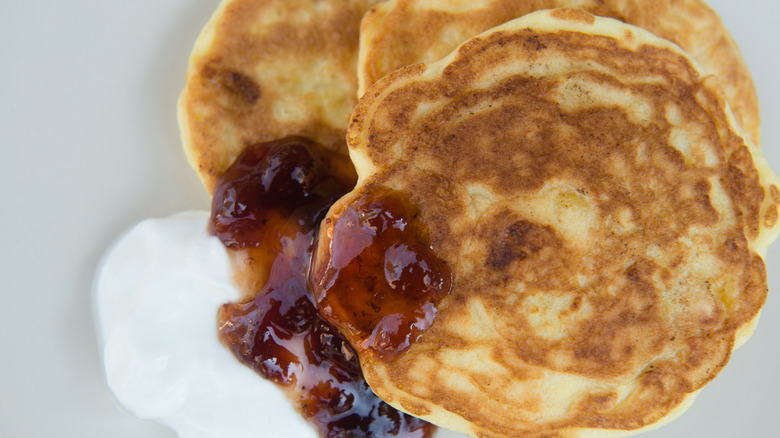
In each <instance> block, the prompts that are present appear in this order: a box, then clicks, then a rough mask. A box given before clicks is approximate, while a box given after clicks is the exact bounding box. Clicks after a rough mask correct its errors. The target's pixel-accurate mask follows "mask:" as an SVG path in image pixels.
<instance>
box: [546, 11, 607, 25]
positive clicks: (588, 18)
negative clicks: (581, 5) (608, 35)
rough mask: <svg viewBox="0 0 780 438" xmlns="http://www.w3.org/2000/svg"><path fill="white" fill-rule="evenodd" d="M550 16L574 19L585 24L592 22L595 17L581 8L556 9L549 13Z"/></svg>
mask: <svg viewBox="0 0 780 438" xmlns="http://www.w3.org/2000/svg"><path fill="white" fill-rule="evenodd" d="M550 16H552V17H555V18H557V19H559V20H564V21H574V22H580V23H585V24H593V23H595V22H596V17H594V16H593V15H592V14H589V13H587V12H585V11H583V10H582V9H556V10H554V11H553V12H552V13H551V14H550Z"/></svg>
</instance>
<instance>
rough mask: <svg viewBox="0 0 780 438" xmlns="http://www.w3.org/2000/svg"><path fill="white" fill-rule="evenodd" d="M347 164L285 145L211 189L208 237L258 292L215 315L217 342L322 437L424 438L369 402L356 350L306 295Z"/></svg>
mask: <svg viewBox="0 0 780 438" xmlns="http://www.w3.org/2000/svg"><path fill="white" fill-rule="evenodd" d="M340 160H344V161H340ZM345 162H346V158H339V157H332V156H330V155H329V154H328V153H327V152H326V151H325V150H324V149H322V148H321V147H320V146H318V145H316V144H314V143H312V142H310V141H308V140H303V139H300V138H289V139H284V140H280V141H278V142H273V143H269V144H262V145H258V146H254V147H251V148H249V149H247V151H246V152H245V153H243V154H242V155H241V156H240V157H239V158H238V159H237V161H236V164H234V165H233V166H232V167H231V168H230V169H229V170H228V171H227V172H226V173H225V175H224V176H223V178H222V179H221V180H220V181H219V183H218V185H217V188H216V189H215V191H214V203H213V206H212V223H211V227H212V232H213V233H215V234H216V235H217V236H219V237H220V239H222V241H223V242H224V243H225V245H226V246H228V248H231V250H232V251H234V252H239V253H240V254H241V255H242V257H243V260H244V261H245V262H246V264H245V265H242V266H240V267H239V268H240V269H239V271H240V272H239V275H241V276H254V277H255V278H257V279H259V280H256V281H254V282H252V281H250V282H249V283H257V284H262V286H261V287H258V289H257V290H256V291H255V293H254V294H252V296H251V297H250V298H249V299H248V300H246V301H245V302H242V303H230V304H225V305H224V306H223V307H222V309H221V311H220V314H219V336H220V339H221V340H222V342H223V343H224V344H225V345H226V346H227V347H228V348H229V349H230V350H231V351H232V352H233V354H234V355H235V356H236V358H238V359H239V360H240V361H241V362H242V363H244V364H245V365H247V366H248V367H250V368H252V369H253V370H255V371H256V372H257V373H258V374H260V375H261V376H263V377H264V378H266V379H268V380H271V381H273V382H275V383H277V384H278V385H280V386H281V387H283V388H284V389H285V390H286V391H287V393H288V396H289V398H290V400H291V401H292V402H293V403H294V404H295V405H296V406H297V408H298V409H299V410H300V412H301V414H302V415H303V417H304V418H306V419H307V420H308V421H309V422H310V423H311V424H312V425H313V426H314V427H315V428H316V429H317V431H318V433H319V435H320V436H322V437H333V438H336V437H338V438H342V437H343V438H358V437H376V438H379V437H413V438H427V437H430V436H432V434H433V432H434V430H435V427H434V426H432V425H431V424H429V423H426V422H424V421H422V420H420V419H418V418H415V417H412V416H409V415H406V414H403V413H401V412H399V411H397V410H396V409H394V408H392V407H391V406H390V405H388V404H386V403H384V402H383V401H382V400H380V399H379V398H378V397H377V396H376V395H374V393H373V392H372V391H371V389H370V388H369V386H368V384H366V382H365V380H364V379H363V374H362V372H361V370H360V364H359V362H358V359H357V356H356V354H355V351H354V350H353V348H352V347H351V346H350V344H349V343H348V342H347V340H346V339H345V338H344V336H342V335H341V334H340V333H339V331H338V330H337V329H336V328H335V327H334V326H333V325H332V324H330V323H329V322H327V321H326V320H325V319H324V318H322V316H321V315H320V313H319V312H318V311H317V309H316V307H315V306H314V304H313V302H312V300H311V297H310V294H309V292H308V286H307V278H306V274H307V271H308V269H309V264H310V260H311V253H312V249H313V242H314V237H315V233H316V228H317V226H318V223H319V221H320V220H321V217H322V215H324V213H325V211H326V210H327V208H328V207H329V206H330V204H331V203H332V202H333V201H334V200H335V199H337V198H338V197H340V196H341V195H342V194H344V193H345V192H347V191H348V190H350V188H351V187H352V185H353V184H354V175H353V174H351V173H348V172H344V171H341V170H339V171H334V169H344V168H347V167H346V166H345ZM346 163H347V164H348V162H346Z"/></svg>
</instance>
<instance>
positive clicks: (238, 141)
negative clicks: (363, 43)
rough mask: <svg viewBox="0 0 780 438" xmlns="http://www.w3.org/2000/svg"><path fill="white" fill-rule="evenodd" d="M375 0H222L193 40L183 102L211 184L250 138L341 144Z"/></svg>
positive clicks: (189, 133)
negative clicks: (361, 37)
mask: <svg viewBox="0 0 780 438" xmlns="http://www.w3.org/2000/svg"><path fill="white" fill-rule="evenodd" d="M376 3H377V1H376V0H223V2H222V3H221V4H220V6H219V8H218V9H217V10H216V12H215V13H214V15H213V16H212V18H211V20H210V21H209V22H208V24H207V25H206V26H205V28H204V29H203V31H202V33H201V35H200V36H199V37H198V40H197V41H196V43H195V47H194V48H193V51H192V55H191V58H190V66H189V69H188V72H187V83H186V86H185V88H184V91H183V93H182V95H181V98H180V101H179V126H180V129H181V132H182V139H183V143H184V149H185V152H186V154H187V157H188V159H189V161H190V164H191V165H192V166H193V168H194V169H195V170H196V171H197V172H198V174H199V175H200V177H201V179H202V180H203V183H204V184H205V186H206V188H207V189H208V191H209V192H211V190H212V189H213V187H214V183H215V181H216V179H217V177H219V175H221V174H222V173H223V172H224V170H225V169H226V168H227V167H228V166H229V165H230V164H231V163H232V162H233V160H234V159H235V158H236V156H238V154H239V153H240V152H241V151H242V150H243V149H244V148H245V147H246V146H248V145H251V144H255V143H261V142H267V141H272V140H276V139H280V138H283V137H286V136H289V135H300V136H304V137H308V138H310V139H312V140H314V141H316V142H318V143H320V144H322V145H323V146H325V147H327V148H329V149H331V150H334V151H341V152H345V151H346V146H345V143H344V135H345V131H346V127H347V121H348V119H349V114H351V113H352V109H353V108H354V105H355V102H356V100H357V98H356V90H357V78H356V75H355V69H356V65H357V47H358V32H359V26H360V20H361V19H362V17H363V15H364V13H365V12H366V11H367V10H368V9H369V8H370V7H371V6H373V5H374V4H376Z"/></svg>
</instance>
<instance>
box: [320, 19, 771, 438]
mask: <svg viewBox="0 0 780 438" xmlns="http://www.w3.org/2000/svg"><path fill="white" fill-rule="evenodd" d="M717 86H718V81H716V80H714V79H713V78H712V77H711V76H707V75H706V74H705V73H704V72H703V71H702V69H701V68H700V67H698V66H697V63H696V62H695V61H694V60H693V59H691V58H690V57H689V56H688V55H686V54H685V53H684V52H683V51H682V50H680V48H679V47H678V46H676V45H673V44H671V43H670V42H668V41H666V40H664V39H661V38H659V37H656V36H654V35H653V34H651V33H649V32H647V31H645V30H642V29H640V28H638V27H635V26H631V25H628V24H625V23H622V22H620V21H617V20H613V19H608V18H602V17H596V16H593V15H590V14H588V13H586V12H583V11H581V10H573V9H556V10H551V11H539V12H535V13H532V14H529V15H526V16H523V17H521V18H518V19H515V20H512V21H510V22H508V23H506V24H504V25H501V26H498V27H496V28H493V29H490V30H489V31H487V32H485V33H484V34H481V35H479V36H476V37H474V38H472V39H470V40H468V41H467V42H465V43H464V44H463V45H461V46H460V47H459V48H458V49H457V50H456V51H455V52H453V53H452V54H450V55H449V56H447V57H446V58H444V59H442V60H440V61H437V62H435V63H432V64H429V65H424V64H414V65H410V66H407V67H405V68H402V69H400V70H396V71H394V72H393V73H390V74H389V75H388V76H385V77H384V78H382V79H380V80H379V81H378V82H377V83H376V84H374V85H373V86H372V87H370V88H369V89H368V90H367V91H366V93H365V94H364V95H363V97H361V99H360V101H359V102H358V105H357V107H356V109H355V112H354V114H353V118H352V120H351V124H350V127H349V130H348V133H347V140H348V146H349V148H350V149H349V150H350V156H351V158H352V160H353V162H354V163H355V165H356V168H357V172H358V175H359V182H358V185H357V186H356V188H355V190H354V191H352V192H350V194H348V195H346V196H345V197H344V198H342V199H340V200H339V201H338V202H337V203H336V204H334V206H333V207H332V208H331V209H330V211H329V213H328V215H327V217H326V219H325V220H324V221H323V225H322V228H321V230H320V236H321V237H320V241H319V244H318V247H317V250H316V258H315V264H314V266H313V267H312V271H311V272H312V273H313V274H312V279H311V280H312V285H313V291H312V293H313V296H314V297H315V300H316V301H317V303H318V305H319V307H320V310H321V312H323V314H325V315H326V316H327V317H329V318H330V319H331V320H334V322H335V323H336V324H337V325H339V327H340V328H341V329H342V330H344V331H346V332H348V333H350V332H352V330H353V328H354V327H355V325H354V324H353V322H354V321H351V320H349V319H348V318H341V317H339V316H338V315H340V314H344V313H343V312H341V310H343V309H340V308H338V306H339V305H340V304H339V300H338V299H334V298H333V297H334V296H337V295H338V293H339V291H338V290H335V289H333V287H332V285H334V284H338V283H339V281H341V280H340V277H339V269H342V268H343V267H344V266H348V265H347V264H346V263H345V261H344V260H345V257H346V256H345V254H347V253H348V251H341V252H337V251H336V250H334V248H340V247H339V245H343V243H342V241H339V240H337V239H336V238H334V237H333V236H334V235H338V234H339V233H341V232H342V231H343V230H344V229H353V230H367V231H366V232H368V233H379V232H380V231H382V229H383V228H382V227H379V226H375V227H373V228H371V227H366V226H365V225H366V223H367V222H364V219H361V218H362V217H368V216H371V215H373V216H372V217H374V218H376V217H380V216H382V215H379V216H377V214H378V213H376V212H373V213H371V211H369V210H370V208H373V207H372V205H374V204H370V202H368V201H367V199H368V200H369V201H370V199H372V197H374V196H375V195H376V194H377V193H380V194H381V193H385V192H388V191H391V192H392V193H401V194H403V195H404V197H406V199H407V200H408V202H409V205H410V206H411V207H410V208H409V210H408V211H409V212H411V213H407V216H406V217H407V219H408V220H407V219H404V220H400V219H397V215H395V213H394V212H395V211H397V209H395V210H393V212H391V213H388V214H385V216H386V217H396V219H394V221H395V222H384V223H385V225H384V226H383V227H384V228H388V227H390V226H391V225H392V224H398V223H400V224H401V225H398V226H396V225H392V226H393V227H394V229H396V230H404V229H405V228H408V227H417V228H419V229H423V230H425V232H424V233H423V234H424V235H426V236H427V237H425V239H426V241H427V244H428V245H429V247H430V248H431V249H432V251H434V252H435V254H436V255H437V256H438V257H439V258H440V259H441V260H442V261H443V262H444V263H445V264H446V266H447V267H448V269H449V270H450V271H451V273H452V281H451V289H449V292H448V293H446V294H445V295H444V297H443V298H441V300H440V301H438V302H436V309H435V311H432V310H431V309H430V308H428V311H427V313H426V317H430V318H429V319H428V320H427V322H426V324H428V323H429V324H428V325H429V326H428V327H424V325H425V324H423V325H421V326H419V327H423V328H426V330H424V331H422V332H421V333H419V338H416V341H415V338H414V337H411V338H407V340H411V341H414V342H412V343H411V346H409V347H408V349H407V350H406V351H405V352H404V353H403V354H402V355H400V357H398V356H396V357H393V356H392V355H390V356H388V355H384V356H383V354H381V353H382V352H381V351H380V350H379V349H375V348H374V347H371V346H370V345H371V344H370V343H369V342H368V341H372V342H373V341H374V339H373V338H371V339H368V340H364V341H365V342H361V339H358V342H354V339H353V343H354V344H355V345H357V346H360V345H369V347H366V348H362V349H361V348H358V350H359V356H360V361H361V365H362V367H363V371H364V374H365V377H366V379H367V381H368V382H369V384H370V385H371V387H372V389H373V390H374V391H375V392H376V393H377V394H378V395H379V396H380V397H381V398H382V399H384V400H385V401H387V402H388V403H390V404H391V405H393V406H394V407H396V408H398V409H401V410H403V411H405V412H408V413H410V414H413V415H416V416H419V417H421V418H423V419H425V420H427V421H430V422H433V423H434V424H437V425H439V426H442V427H445V428H448V429H452V430H455V431H459V432H463V433H466V434H469V435H471V436H475V437H517V436H522V437H525V438H535V437H537V438H542V437H547V438H549V437H558V438H565V437H597V436H610V437H613V436H625V435H629V434H632V433H635V432H637V431H643V430H648V429H650V428H654V427H657V426H658V425H660V424H663V423H664V422H666V421H670V420H671V419H673V418H674V417H676V416H677V415H679V414H680V413H681V412H682V411H683V410H685V409H686V408H687V407H688V406H689V405H690V403H691V402H692V401H693V397H694V395H695V394H696V393H697V392H698V391H699V390H700V389H701V388H702V387H703V386H704V385H705V384H706V383H708V382H709V381H711V380H712V379H713V378H714V377H715V375H717V374H718V372H719V371H720V370H721V369H722V368H723V367H724V366H725V364H726V363H727V361H728V359H729V357H730V354H731V351H732V350H733V349H734V348H735V346H737V345H738V344H740V343H741V342H743V341H744V340H745V339H746V338H747V337H748V336H749V335H750V333H751V331H752V329H753V327H754V325H755V322H756V318H757V316H758V314H759V312H760V309H761V307H762V305H763V303H764V302H765V299H766V296H767V283H766V267H765V264H764V261H763V258H762V257H763V256H764V254H765V252H766V249H767V246H768V245H769V244H770V243H771V242H772V241H773V240H774V239H775V238H776V237H777V235H778V232H779V231H780V226H778V205H780V188H779V186H780V180H779V179H778V177H777V175H775V174H774V173H773V172H772V171H771V170H770V169H769V168H768V165H767V164H766V161H765V159H764V158H763V156H762V154H761V152H760V150H759V149H758V148H756V147H755V146H754V145H753V144H751V143H750V142H749V141H746V140H745V139H744V138H743V136H742V134H741V131H740V129H739V127H738V126H737V125H736V123H735V121H734V119H733V117H732V115H731V113H730V111H729V109H728V105H727V103H726V102H725V101H724V99H723V97H722V95H721V92H720V90H718V89H717ZM367 202H368V204H367ZM366 205H368V207H366ZM361 209H362V210H361ZM355 212H357V214H355ZM369 213H370V214H369ZM372 220H374V219H372ZM387 224H391V225H387ZM371 230H374V231H371ZM394 232H395V233H396V234H397V233H400V232H401V231H394ZM363 238H364V237H361V235H358V234H355V236H354V237H353V239H352V241H348V242H347V249H348V250H350V251H353V253H357V254H358V256H357V257H356V260H360V257H361V254H363V253H359V252H355V248H360V247H362V246H361V245H364V243H361V242H362V241H361V239H363ZM347 240H349V239H347ZM350 245H351V246H350ZM350 248H351V249H350ZM374 254H375V255H376V254H377V252H376V251H375V252H374ZM387 254H389V252H387V253H385V256H386V257H388V255H387ZM353 255H354V254H353ZM424 257H427V259H429V258H430V256H429V255H425V256H424ZM427 259H424V260H427ZM418 264H421V263H418ZM378 265H379V266H380V267H381V265H382V263H381V260H380V261H379V263H378ZM384 266H385V271H384V274H381V273H380V274H379V275H372V274H371V273H362V274H359V275H358V276H356V277H355V278H357V279H358V280H361V278H362V280H361V281H363V280H365V281H366V283H367V284H366V287H367V288H369V289H374V288H375V286H376V285H375V284H374V283H377V282H381V281H384V280H382V279H381V277H382V275H384V276H386V277H387V278H388V279H387V282H390V283H391V285H392V281H391V279H390V277H393V276H395V277H398V276H399V274H398V272H397V265H396V268H393V265H392V264H388V263H387V262H386V263H385V264H384ZM388 266H389V268H388ZM428 266H431V264H428ZM380 270H381V269H380ZM350 272H352V271H350ZM361 275H362V276H364V277H361ZM440 277H441V278H445V280H444V281H439V280H437V284H439V285H443V284H446V275H442V276H440ZM428 278H430V276H428V277H426V284H427V283H429V281H428ZM347 281H352V280H350V279H347ZM369 283H371V284H369ZM396 293H397V294H401V295H403V294H404V293H406V292H396ZM399 296H400V295H399ZM400 299H403V297H401V298H400ZM431 302H433V301H431ZM353 305H354V303H353ZM364 307H365V309H364V311H363V315H366V314H369V313H370V312H371V311H372V309H373V311H381V309H377V308H376V307H377V306H376V302H374V301H367V302H366V303H365V304H364ZM353 311H354V309H353ZM339 312H341V313H339ZM354 312H355V313H353V315H356V317H357V315H358V314H359V313H360V312H357V311H354ZM334 315H335V316H334ZM434 316H435V317H434ZM431 318H432V321H431ZM418 321H419V320H418ZM386 323H387V321H385V320H383V321H382V322H381V323H380V324H379V325H377V326H376V327H380V326H383V325H387V324H386ZM355 333H356V332H355ZM374 334H376V332H375V333H374ZM353 338H354V336H353ZM380 346H381V345H380ZM384 351H386V350H384Z"/></svg>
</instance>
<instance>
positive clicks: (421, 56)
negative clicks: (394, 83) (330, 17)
mask: <svg viewBox="0 0 780 438" xmlns="http://www.w3.org/2000/svg"><path fill="white" fill-rule="evenodd" d="M549 8H578V9H584V10H586V11H588V12H590V13H592V14H595V15H600V16H604V17H610V18H615V19H618V20H621V21H623V22H626V23H629V24H633V25H636V26H639V27H642V28H644V29H647V30H649V31H650V32H652V33H654V34H656V35H658V36H660V37H661V38H665V39H667V40H670V41H672V42H674V43H676V44H678V45H679V46H680V47H682V48H683V49H684V50H685V51H687V52H688V53H689V54H690V55H691V56H692V57H693V58H694V59H695V60H696V61H698V62H699V63H700V65H701V66H702V67H703V68H704V70H705V71H707V72H709V73H712V74H714V75H716V76H718V78H720V80H721V81H722V82H723V90H724V92H725V96H726V99H727V100H728V102H729V104H730V105H731V109H732V110H733V111H734V115H735V117H736V119H737V123H738V124H739V126H741V127H742V128H743V132H745V134H746V135H747V136H748V137H749V139H750V140H751V141H752V142H753V143H754V144H756V145H758V144H759V141H760V118H759V107H758V99H757V96H756V91H755V88H754V86H753V81H752V79H751V77H750V73H749V72H748V69H747V67H746V65H745V63H744V61H743V59H742V56H741V54H740V51H739V48H738V47H737V45H736V43H735V42H734V40H733V38H732V37H731V36H730V35H729V33H728V31H727V30H726V28H725V27H724V26H723V24H722V23H721V20H720V18H719V17H718V15H717V14H716V13H715V12H714V11H713V10H712V9H710V8H709V7H708V6H707V5H706V4H705V3H704V2H703V1H701V0H660V1H659V0H527V1H507V0H479V1H472V0H438V1H417V0H394V1H389V2H387V3H383V4H380V5H378V6H377V7H376V8H374V9H373V10H372V11H371V12H370V13H369V14H368V15H367V16H366V19H365V20H364V21H363V24H362V26H361V36H360V38H361V48H360V67H359V77H360V94H362V92H363V91H365V89H366V88H367V87H368V86H369V85H371V84H372V83H373V82H375V81H376V80H378V79H379V78H381V77H382V76H385V75H386V74H388V73H390V72H391V71H393V70H395V69H397V68H399V67H403V66H405V65H409V64H413V63H417V62H423V63H430V62H433V61H436V60H438V59H440V58H442V57H444V56H445V55H447V54H448V53H450V52H451V51H452V50H453V49H454V48H455V47H457V46H458V45H459V44H460V43H462V42H463V41H465V40H467V39H468V38H470V37H472V36H474V35H476V34H478V33H480V32H483V31H485V30H487V29H488V28H491V27H493V26H497V25H499V24H501V23H504V22H506V21H508V20H510V19H512V18H516V17H520V16H522V15H525V14H527V13H529V12H533V11H536V10H540V9H549Z"/></svg>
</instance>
